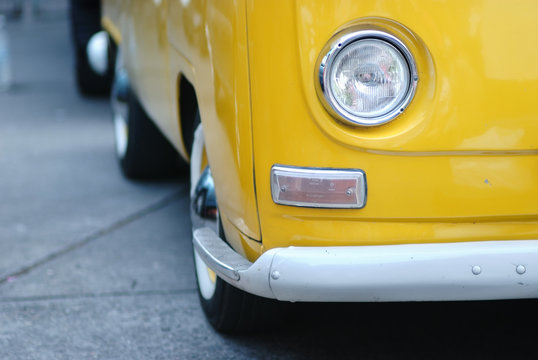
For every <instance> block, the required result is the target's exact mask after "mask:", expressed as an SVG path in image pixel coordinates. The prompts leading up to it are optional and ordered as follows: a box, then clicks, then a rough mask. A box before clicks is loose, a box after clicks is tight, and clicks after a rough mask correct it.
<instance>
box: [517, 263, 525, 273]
mask: <svg viewBox="0 0 538 360" xmlns="http://www.w3.org/2000/svg"><path fill="white" fill-rule="evenodd" d="M526 271H527V269H526V268H525V266H523V265H518V266H517V267H516V272H517V273H518V274H519V275H523V274H525V272H526Z"/></svg>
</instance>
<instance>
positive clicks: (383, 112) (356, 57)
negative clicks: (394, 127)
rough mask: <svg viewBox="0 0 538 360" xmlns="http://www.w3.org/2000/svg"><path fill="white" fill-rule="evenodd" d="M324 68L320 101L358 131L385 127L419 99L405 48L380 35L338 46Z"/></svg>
mask: <svg viewBox="0 0 538 360" xmlns="http://www.w3.org/2000/svg"><path fill="white" fill-rule="evenodd" d="M334 44H335V45H334V46H333V47H332V48H331V49H330V50H329V51H328V52H327V54H326V55H325V56H324V57H323V59H322V61H321V63H320V68H319V71H320V72H319V81H320V89H321V91H322V94H323V95H322V96H320V98H321V99H322V100H323V103H324V104H325V106H326V107H327V109H328V110H329V111H330V112H331V113H333V115H336V116H337V117H339V118H340V119H341V120H344V121H346V122H348V123H351V124H354V125H365V126H373V125H381V124H384V123H386V122H388V121H390V120H392V119H394V118H395V117H396V116H398V115H399V114H400V113H402V112H403V111H404V109H405V107H406V106H407V105H408V104H409V102H410V101H411V99H412V98H413V95H414V93H415V88H416V84H417V81H418V76H417V72H416V67H415V62H414V60H413V57H412V56H411V53H410V52H409V50H407V48H406V47H405V45H404V44H403V43H402V42H401V41H400V40H398V39H397V38H395V37H394V36H392V35H390V34H387V33H384V32H380V31H359V32H355V33H351V34H348V35H346V36H344V37H342V38H340V39H338V41H336V42H335V43H334Z"/></svg>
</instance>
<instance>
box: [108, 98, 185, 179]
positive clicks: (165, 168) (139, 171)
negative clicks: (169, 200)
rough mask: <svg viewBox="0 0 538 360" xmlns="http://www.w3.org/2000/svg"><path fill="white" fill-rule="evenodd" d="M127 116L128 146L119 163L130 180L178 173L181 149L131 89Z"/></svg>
mask: <svg viewBox="0 0 538 360" xmlns="http://www.w3.org/2000/svg"><path fill="white" fill-rule="evenodd" d="M127 104H128V115H127V129H128V130H127V147H126V151H125V153H124V154H123V156H122V157H119V159H118V160H119V163H120V166H121V170H122V172H123V174H124V175H125V176H126V177H127V178H130V179H155V178H163V177H170V176H176V175H178V174H179V172H180V171H181V166H180V165H181V161H180V157H179V154H178V152H177V151H176V150H175V148H174V147H173V146H172V144H170V142H169V141H168V140H167V139H166V138H165V137H164V136H163V134H162V133H161V131H160V130H159V129H158V128H157V126H156V125H155V124H154V123H153V121H152V120H151V119H150V118H149V116H148V115H147V113H146V111H145V110H144V109H143V108H142V105H140V102H139V101H138V99H137V97H136V95H135V94H134V93H133V92H132V91H129V95H128V101H127Z"/></svg>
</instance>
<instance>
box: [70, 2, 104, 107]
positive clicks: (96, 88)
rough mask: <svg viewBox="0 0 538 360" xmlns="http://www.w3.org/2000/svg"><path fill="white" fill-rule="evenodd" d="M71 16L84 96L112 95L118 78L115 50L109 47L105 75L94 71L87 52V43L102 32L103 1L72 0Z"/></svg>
mask: <svg viewBox="0 0 538 360" xmlns="http://www.w3.org/2000/svg"><path fill="white" fill-rule="evenodd" d="M69 15H70V16H69V17H70V21H71V35H72V41H73V45H74V50H75V51H74V55H75V79H76V84H77V88H78V90H79V92H80V93H81V94H83V95H88V96H103V95H108V94H109V92H110V86H111V84H112V79H113V77H114V67H113V65H114V63H113V61H114V60H113V59H114V49H113V48H110V49H109V66H108V70H107V72H106V73H105V74H104V75H100V74H97V73H96V72H95V71H93V69H92V68H91V66H90V64H89V62H88V56H87V53H86V46H87V45H88V41H89V40H90V38H91V37H92V36H93V35H94V34H95V33H97V32H99V31H101V2H100V1H99V0H71V1H70V14H69Z"/></svg>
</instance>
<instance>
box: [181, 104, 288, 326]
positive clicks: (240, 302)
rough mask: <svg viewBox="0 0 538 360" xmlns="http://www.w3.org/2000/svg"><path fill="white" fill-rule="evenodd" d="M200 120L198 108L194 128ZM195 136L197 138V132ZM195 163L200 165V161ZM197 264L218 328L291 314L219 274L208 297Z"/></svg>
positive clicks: (206, 305) (268, 322)
mask: <svg viewBox="0 0 538 360" xmlns="http://www.w3.org/2000/svg"><path fill="white" fill-rule="evenodd" d="M199 124H200V115H199V112H198V111H197V112H196V115H195V120H194V124H193V130H194V131H195V130H196V129H197V127H198V125H199ZM194 131H193V133H194ZM192 138H194V134H193V136H192ZM190 143H191V144H193V143H194V141H192V139H191V141H190ZM192 151H193V150H192V149H191V151H190V153H191V154H192ZM191 159H192V158H191ZM191 165H192V164H191ZM194 166H196V164H195V165H194ZM217 218H218V233H219V237H220V238H221V239H223V240H225V241H226V235H225V233H224V228H223V226H222V221H221V218H220V217H217ZM193 254H194V251H193ZM200 261H202V260H200ZM194 264H195V266H194V268H195V274H196V285H197V289H198V297H199V299H200V304H201V306H202V310H203V311H204V314H205V316H206V318H207V320H208V321H209V323H210V324H211V325H212V326H213V328H214V329H215V330H217V331H219V332H223V333H227V332H244V331H246V330H251V329H260V328H263V329H267V328H268V327H272V326H274V325H276V324H278V323H279V321H280V320H281V319H282V318H283V316H284V315H285V314H287V312H288V309H289V304H288V303H282V302H279V301H276V300H273V299H267V298H263V297H260V296H256V295H253V294H249V293H247V292H245V291H243V290H240V289H238V288H236V287H234V286H232V285H230V284H229V283H227V282H226V281H224V280H222V279H221V278H220V277H218V276H217V278H216V285H215V291H214V292H213V295H212V296H211V297H210V298H208V299H206V298H205V297H204V296H203V295H202V292H201V290H200V283H199V279H198V276H199V274H198V267H197V266H196V259H194Z"/></svg>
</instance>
